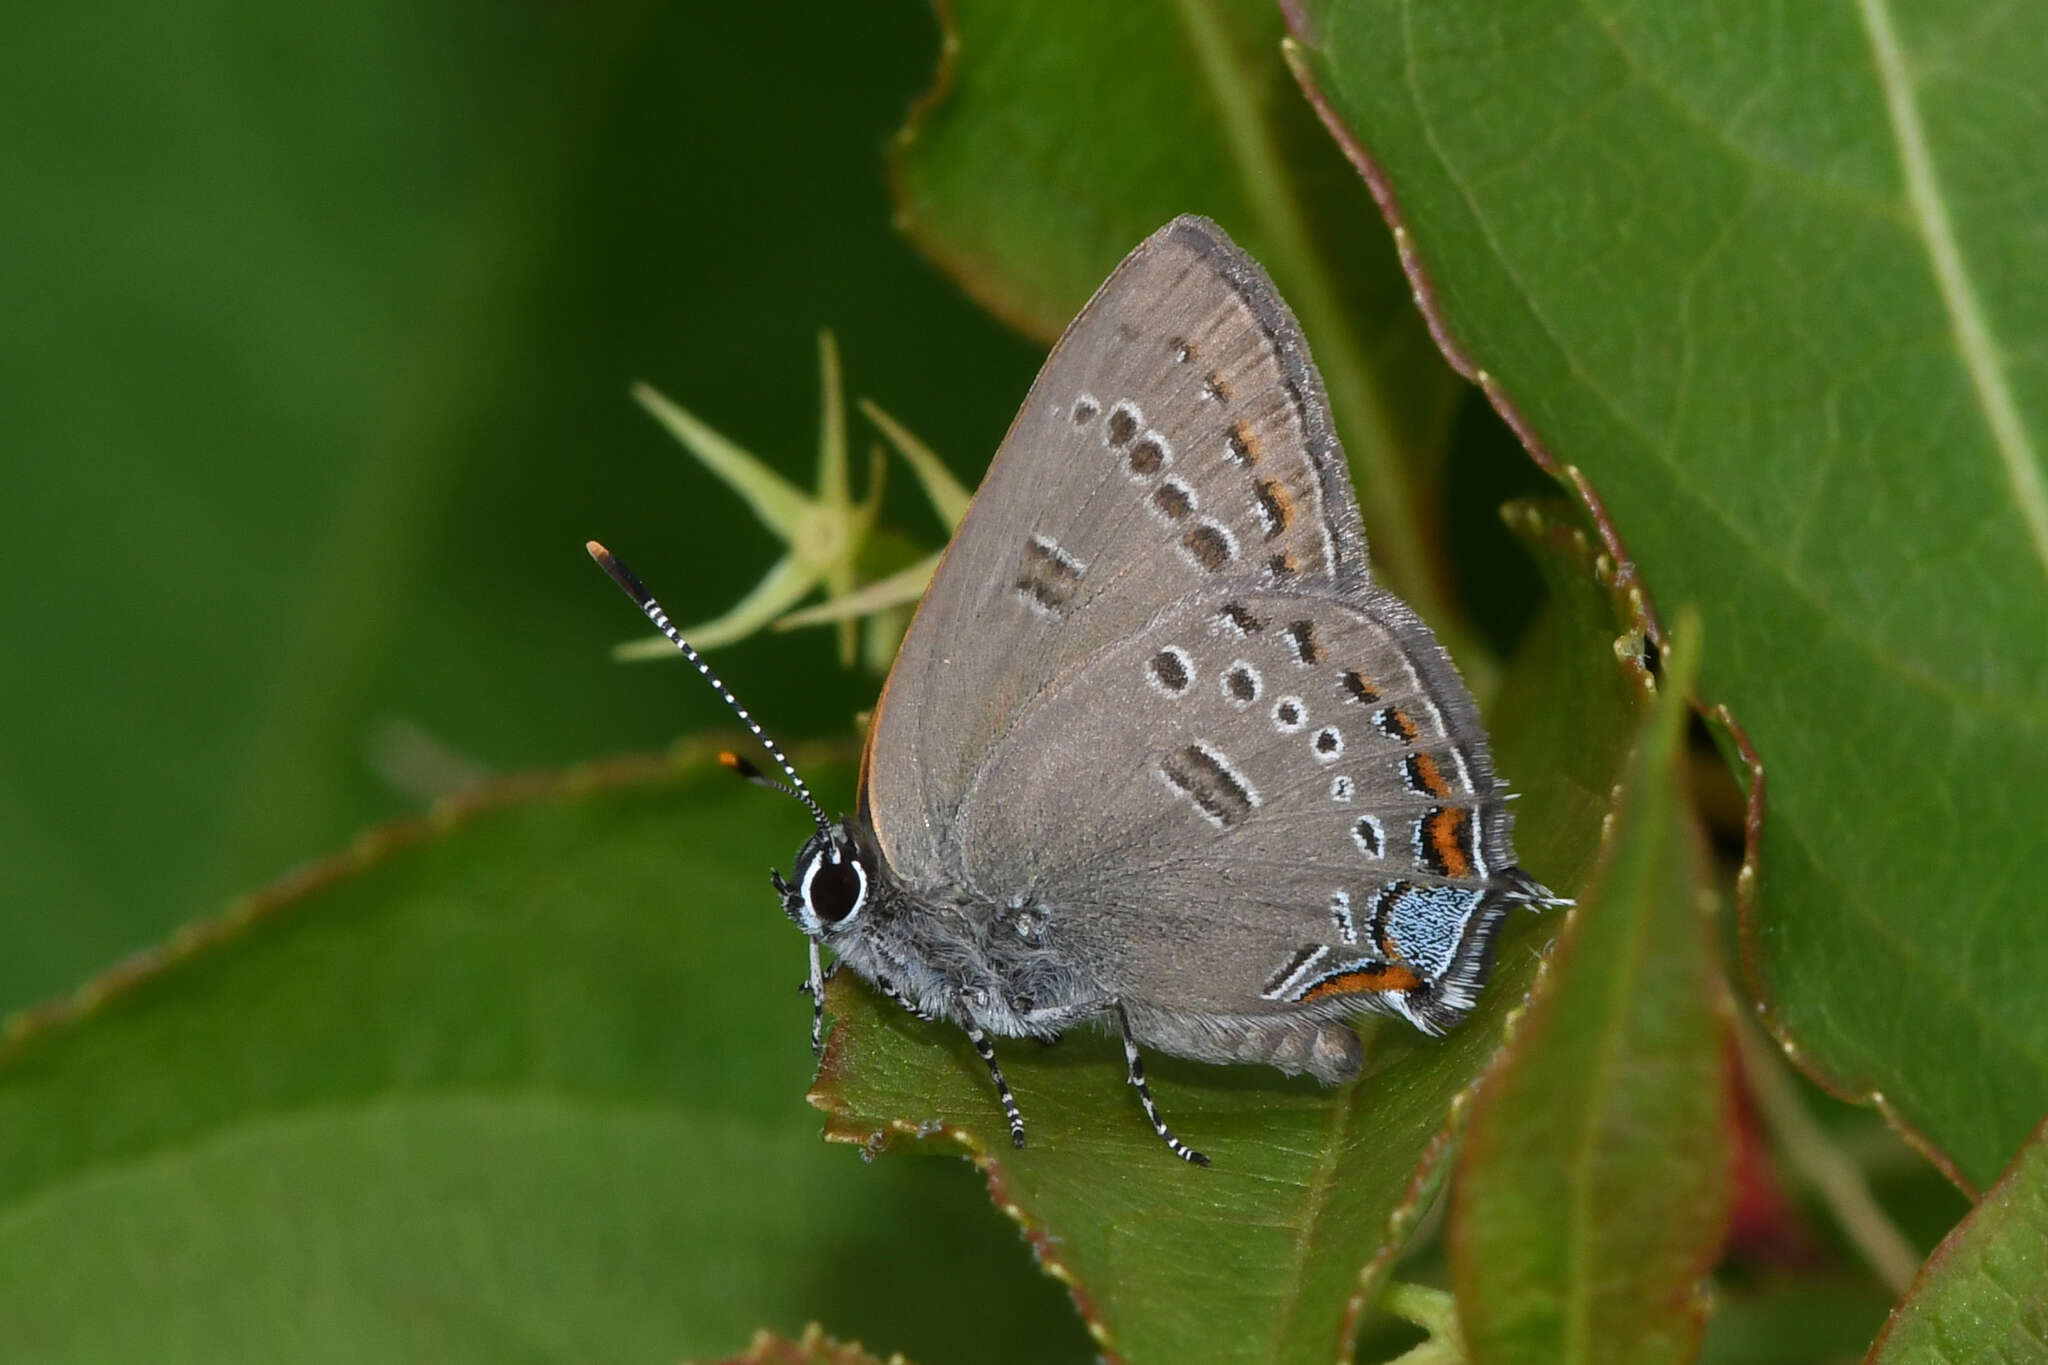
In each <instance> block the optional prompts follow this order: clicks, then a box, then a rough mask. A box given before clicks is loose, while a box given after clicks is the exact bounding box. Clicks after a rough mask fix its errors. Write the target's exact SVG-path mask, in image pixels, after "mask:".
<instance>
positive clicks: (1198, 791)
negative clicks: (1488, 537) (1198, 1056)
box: [956, 583, 1523, 1028]
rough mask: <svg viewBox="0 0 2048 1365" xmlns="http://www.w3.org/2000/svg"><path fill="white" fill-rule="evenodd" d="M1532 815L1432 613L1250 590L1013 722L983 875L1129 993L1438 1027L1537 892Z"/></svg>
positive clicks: (1094, 662) (998, 753) (971, 855)
mask: <svg viewBox="0 0 2048 1365" xmlns="http://www.w3.org/2000/svg"><path fill="white" fill-rule="evenodd" d="M1077 793H1086V794H1087V801H1086V803H1085V810H1086V812H1087V816H1086V818H1085V819H1080V818H1076V815H1075V812H1076V809H1077V803H1076V794H1077ZM1510 825H1511V818H1510V815H1509V812H1508V808H1507V805H1506V802H1505V800H1504V793H1503V792H1502V790H1501V789H1500V786H1499V784H1498V783H1497V781H1496V780H1495V778H1494V774H1493V770H1492V764H1491V761H1490V758H1489V755H1488V753H1487V747H1486V740H1485V736H1484V733H1483V731H1482V729H1481V727H1480V723H1479V717H1478V714H1477V712H1476V709H1475V708H1474V706H1473V704H1472V701H1471V698H1470V695H1469V694H1468V693H1467V691H1466V689H1465V687H1464V685H1463V683H1462V682H1461V681H1460V680H1459V679H1458V677H1457V674H1456V671H1455V670H1454V669H1453V668H1452V666H1451V664H1450V661H1449V659H1448V658H1447V656H1445V654H1444V652H1443V650H1442V649H1441V648H1440V647H1439V646H1438V645H1437V644H1436V643H1435V641H1434V640H1433V639H1431V638H1430V637H1429V634H1428V631H1427V630H1426V628H1425V627H1424V626H1423V625H1422V624H1421V623H1420V622H1419V621H1418V620H1417V619H1416V618H1415V617H1414V615H1413V613H1412V612H1410V611H1409V610H1408V609H1407V608H1406V607H1405V606H1404V605H1403V604H1401V603H1400V602H1399V601H1398V600H1397V599H1395V598H1394V597H1392V596H1391V595H1390V594H1387V593H1385V592H1383V591H1380V590H1378V589H1375V588H1364V589H1360V590H1337V589H1331V588H1328V587H1323V588H1319V589H1316V590H1310V589H1292V590H1284V589H1278V588H1272V587H1261V586H1259V585H1256V584H1250V583H1247V584H1240V585H1219V586H1218V587H1217V588H1215V589H1212V590H1210V591H1207V592H1204V593H1201V594H1198V595H1196V596H1194V597H1192V598H1190V599H1188V600H1186V601H1184V602H1183V603H1181V604H1179V605H1178V606H1177V607H1176V608H1175V609H1174V610H1172V611H1170V612H1168V613H1166V614H1165V615H1163V616H1162V617H1160V618H1159V619H1158V620H1156V621H1155V622H1153V623H1152V624H1151V625H1150V626H1149V627H1147V628H1146V629H1144V630H1141V631H1139V632H1137V633H1136V634H1134V635H1132V636H1131V637H1129V638H1127V639H1124V640H1121V641H1118V642H1116V643H1114V644H1112V645H1110V646H1108V647H1106V648H1104V649H1103V650H1101V651H1099V652H1098V653H1097V654H1096V655H1095V657H1094V658H1092V659H1091V660H1090V661H1089V662H1088V663H1087V664H1085V665H1084V666H1082V667H1081V668H1079V669H1077V670H1076V671H1074V672H1073V673H1072V674H1071V675H1069V676H1068V677H1067V678H1065V679H1064V680H1063V682H1062V684H1061V686H1060V687H1059V688H1058V689H1057V690H1055V691H1051V692H1048V693H1046V694H1044V695H1042V696H1041V697H1039V698H1038V699H1036V701H1034V702H1033V703H1032V704H1030V705H1028V706H1027V707H1025V708H1024V709H1023V710H1022V711H1021V712H1020V713H1019V714H1018V715H1017V716H1015V717H1013V718H1012V723H1011V724H1010V726H1009V727H1008V729H1007V730H1006V732H1005V734H1004V736H1003V738H1002V740H1001V742H1000V743H999V744H998V745H997V746H996V748H995V749H994V750H993V752H992V753H991V754H990V755H989V757H988V759H987V761H986V763H985V764H984V766H983V767H982V768H981V770H980V771H979V772H978V774H977V777H976V781H975V782H974V784H973V786H972V788H971V789H970V791H969V792H968V794H967V797H966V799H965V800H964V802H963V803H962V804H961V807H960V810H959V820H958V826H957V829H956V837H957V838H958V840H959V843H960V846H961V848H962V850H963V854H964V874H965V879H966V882H967V884H969V885H971V886H973V887H975V888H977V889H978V890H979V891H980V892H981V893H982V894H985V895H988V896H990V897H993V898H996V899H998V900H1002V899H1005V898H1010V899H1021V900H1024V901H1027V902H1029V903H1031V904H1033V905H1036V906H1039V907H1040V908H1041V910H1042V912H1043V915H1044V918H1045V920H1046V923H1047V924H1048V925H1049V926H1050V928H1051V930H1052V932H1054V933H1056V934H1057V935H1058V937H1057V940H1056V941H1057V942H1058V944H1059V949H1060V951H1061V952H1063V953H1068V954H1072V955H1073V956H1075V957H1076V958H1077V959H1079V960H1084V961H1088V962H1091V963H1094V964H1096V967H1097V970H1098V971H1099V973H1100V975H1101V985H1102V989H1103V990H1104V992H1105V993H1107V994H1114V995H1117V996H1119V997H1122V998H1126V999H1130V1000H1133V1001H1141V1002H1142V1001H1157V1002H1170V1003H1171V1004H1172V1005H1173V1007H1175V1008H1178V1009H1181V1010H1187V1011H1198V1012H1202V1013H1207V1014H1214V1015H1219V1016H1256V1015H1280V1014H1287V1013H1289V1012H1295V1011H1301V1010H1309V1011H1311V1012H1314V1013H1318V1014H1327V1013H1334V1012H1339V1011H1342V1010H1350V1009H1359V1008H1364V1009H1381V1010H1385V1011H1386V1012H1390V1013H1400V1014H1406V1015H1409V1016H1410V1017H1415V1018H1417V1020H1418V1022H1422V1023H1424V1024H1425V1025H1426V1026H1428V1027H1431V1028H1435V1027H1440V1026H1443V1025H1447V1024H1448V1023H1450V1022H1454V1020H1455V1017H1456V1016H1457V1015H1458V1014H1459V1013H1461V1012H1462V1010H1463V1009H1465V1008H1469V1006H1470V1003H1471V995H1472V993H1473V992H1474V991H1476V989H1477V985H1478V978H1479V977H1480V976H1482V975H1483V973H1484V970H1485V965H1486V964H1485V954H1486V949H1487V947H1488V943H1487V939H1488V938H1489V937H1490V929H1491V925H1492V924H1493V923H1494V922H1495V921H1496V920H1497V918H1498V912H1499V909H1500V907H1501V906H1502V905H1503V904H1504V903H1505V902H1506V901H1507V900H1510V899H1512V898H1514V897H1515V896H1516V895H1517V893H1518V890H1519V888H1520V887H1521V886H1522V885H1523V882H1522V878H1521V874H1520V872H1519V871H1518V870H1517V869H1516V868H1515V867H1514V865H1513V862H1514V855H1513V852H1512V849H1511V847H1510V839H1509V836H1510ZM1063 911H1066V912H1070V913H1064V914H1063Z"/></svg>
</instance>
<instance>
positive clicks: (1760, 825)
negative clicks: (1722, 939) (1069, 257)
mask: <svg viewBox="0 0 2048 1365" xmlns="http://www.w3.org/2000/svg"><path fill="white" fill-rule="evenodd" d="M1280 7H1281V10H1282V11H1283V12H1284V13H1285V14H1286V16H1287V26H1288V30H1289V32H1290V34H1292V36H1291V37H1290V38H1289V39H1288V40H1287V41H1286V43H1285V44H1284V48H1285V51H1286V53H1287V62H1288V66H1289V68H1290V69H1291V70H1292V71H1293V73H1294V77H1295V80H1296V82H1297V83H1298V84H1299V85H1300V86H1301V90H1302V94H1303V95H1304V96H1305V97H1306V98H1307V99H1308V101H1309V103H1310V105H1311V106H1312V107H1313V108H1314V109H1315V111H1316V115H1317V117H1319V118H1320V119H1322V121H1323V126H1324V128H1326V129H1327V130H1328V131H1329V133H1330V136H1331V137H1332V138H1333V139H1334V140H1335V141H1336V143H1337V145H1338V146H1339V147H1340V148H1342V149H1343V151H1344V154H1345V156H1346V157H1348V158H1349V159H1350V161H1351V164H1352V166H1353V167H1354V168H1356V170H1357V171H1358V173H1359V175H1360V176H1361V177H1362V178H1363V179H1364V180H1365V182H1366V185H1367V187H1368V188H1369V189H1370V190H1371V191H1372V197H1373V202H1374V203H1375V204H1377V205H1378V206H1379V210H1380V214H1381V216H1382V217H1383V218H1385V219H1386V221H1387V226H1388V228H1389V229H1390V230H1391V231H1392V232H1393V234H1394V245H1395V249H1396V251H1397V253H1398V254H1399V256H1400V260H1401V269H1402V270H1403V272H1404V273H1406V275H1407V276H1408V283H1409V287H1410V289H1411V290H1412V292H1413V294H1414V297H1415V304H1416V307H1418V308H1420V309H1421V310H1422V315H1423V318H1424V320H1425V321H1426V322H1427V324H1428V326H1429V334H1430V337H1431V339H1432V340H1434V341H1435V342H1436V344H1437V349H1438V350H1440V351H1442V352H1443V356H1444V359H1445V360H1446V361H1448V362H1449V363H1450V365H1451V368H1453V369H1455V370H1456V371H1458V373H1459V374H1462V375H1464V376H1465V377H1466V378H1467V379H1469V380H1471V381H1472V382H1473V383H1474V384H1476V385H1478V386H1479V389H1480V392H1482V393H1483V394H1485V395H1486V399H1487V402H1488V403H1489V404H1491V405H1492V407H1493V409H1494V411H1495V412H1496V413H1498V414H1499V415H1500V418H1501V420H1502V421H1504V422H1506V423H1507V425H1508V427H1509V429H1510V430H1512V431H1513V432H1514V433H1515V438H1516V439H1517V440H1519V441H1520V442H1521V443H1522V446H1523V448H1524V449H1525V450H1527V451H1528V452H1529V458H1531V459H1532V460H1534V461H1535V462H1536V464H1537V466H1538V467H1539V468H1541V469H1542V470H1543V471H1544V472H1545V473H1547V474H1549V475H1551V476H1552V477H1553V478H1556V479H1559V480H1560V481H1562V482H1564V483H1566V484H1568V485H1569V486H1570V487H1571V489H1572V490H1573V491H1574V492H1575V493H1576V494H1577V495H1578V497H1579V500H1580V501H1581V502H1582V503H1583V504H1584V505H1585V508H1586V511H1587V513H1588V515H1590V516H1591V517H1592V518H1593V524H1594V526H1595V527H1596V528H1597V529H1598V532H1599V535H1600V539H1601V542H1602V543H1603V545H1604V546H1605V547H1606V551H1607V554H1608V555H1609V556H1611V557H1612V561H1613V564H1614V575H1615V579H1616V581H1617V583H1619V584H1622V585H1624V586H1625V587H1626V589H1627V591H1629V592H1630V593H1631V594H1632V595H1633V596H1634V597H1635V598H1636V599H1637V600H1638V601H1639V602H1640V604H1641V605H1640V610H1641V616H1642V620H1643V622H1644V626H1645V629H1646V631H1647V632H1648V638H1650V639H1651V640H1653V641H1655V642H1656V643H1657V644H1658V646H1659V647H1660V648H1661V647H1663V646H1664V644H1665V642H1666V641H1665V635H1664V631H1663V627H1662V626H1661V624H1660V623H1659V620H1658V616H1657V612H1656V607H1655V604H1654V602H1653V600H1652V598H1651V596H1650V592H1649V587H1648V585H1647V584H1646V583H1644V582H1643V579H1642V575H1641V571H1640V569H1639V568H1638V567H1637V565H1636V562H1635V559H1634V558H1633V556H1631V555H1630V554H1629V551H1628V547H1627V544H1626V543H1625V542H1624V540H1623V539H1622V535H1621V530H1620V528H1619V527H1618V526H1616V525H1615V523H1614V520H1613V518H1612V517H1611V516H1610V515H1609V514H1608V511H1607V506H1606V503H1605V502H1604V501H1603V500H1602V499H1601V497H1600V495H1599V492H1598V491H1597V490H1596V489H1595V488H1594V486H1593V482H1592V480H1591V479H1589V478H1588V477H1587V476H1586V474H1585V472H1584V471H1583V470H1581V469H1579V468H1578V467H1577V466H1576V465H1569V464H1564V463H1562V462H1561V461H1559V460H1558V459H1557V457H1556V456H1555V455H1554V454H1552V453H1551V451H1550V450H1549V448H1548V447H1547V446H1545V445H1544V443H1543V440H1542V438H1541V437H1539V436H1538V435H1537V434H1536V431H1535V429H1534V427H1533V426H1531V425H1530V423H1529V420H1528V418H1527V417H1526V416H1525V415H1524V414H1523V413H1522V411H1521V408H1520V407H1519V406H1518V405H1517V404H1516V403H1515V401H1514V399H1513V398H1512V397H1510V396H1509V394H1508V393H1507V392H1506V390H1505V389H1503V388H1502V387H1501V385H1500V384H1499V382H1498V381H1497V380H1495V378H1494V377H1493V376H1492V375H1491V374H1489V373H1488V372H1487V371H1486V370H1485V369H1484V368H1482V367H1481V366H1480V365H1479V364H1478V363H1477V362H1476V361H1475V360H1474V359H1473V358H1472V355H1471V353H1470V352H1469V351H1467V350H1466V349H1465V347H1464V345H1463V344H1462V343H1461V342H1460V341H1459V340H1458V338H1457V334H1456V333H1455V332H1454V331H1453V330H1452V328H1451V323H1450V319H1449V317H1448V316H1447V315H1446V314H1445V312H1444V310H1443V306H1442V303H1441V300H1440V297H1439V295H1438V293H1437V290H1436V285H1435V283H1434V282H1433V281H1432V280H1431V279H1430V277H1429V273H1428V271H1427V270H1426V269H1425V268H1424V266H1423V264H1422V260H1421V257H1420V255H1419V254H1418V253H1417V252H1416V250H1415V242H1414V237H1413V236H1412V235H1411V233H1410V232H1409V229H1408V225H1407V220H1406V218H1405V217H1404V216H1403V214H1402V211H1401V206H1400V201H1399V199H1398V198H1397V197H1396V195H1395V193H1394V186H1393V182H1392V181H1391V180H1390V179H1389V178H1388V176H1387V173H1386V171H1385V169H1384V168H1383V167H1382V166H1381V165H1380V164H1379V162H1378V161H1377V160H1376V159H1374V157H1373V156H1372V154H1371V153H1370V152H1369V151H1367V150H1366V147H1365V145H1364V144H1363V143H1361V142H1360V141H1359V140H1358V139H1357V137H1356V136H1354V135H1353V134H1352V132H1351V130H1350V128H1349V127H1348V126H1346V124H1345V123H1344V121H1343V118H1342V116H1341V115H1339V114H1338V112H1337V109H1336V107H1335V106H1334V105H1333V104H1331V102H1330V100H1329V97H1328V96H1326V95H1325V94H1324V93H1323V91H1322V87H1321V86H1320V85H1319V84H1318V83H1317V81H1316V78H1315V73H1314V72H1313V71H1312V70H1311V69H1310V65H1309V62H1308V60H1307V58H1306V56H1305V55H1304V46H1305V45H1306V46H1313V45H1314V41H1315V39H1314V34H1313V32H1312V31H1311V24H1310V21H1309V18H1308V15H1307V13H1306V11H1305V10H1304V9H1303V8H1302V6H1301V4H1300V0H1281V5H1280ZM1693 709H1694V710H1695V711H1697V712H1699V713H1700V714H1701V715H1702V716H1703V717H1705V718H1706V719H1707V720H1708V721H1709V723H1711V724H1714V725H1717V726H1719V727H1720V728H1721V730H1722V732H1723V733H1724V734H1726V735H1727V736H1728V737H1729V739H1730V741H1731V742H1732V743H1733V744H1734V746H1735V748H1736V752H1737V753H1738V754H1739V755H1740V757H1741V759H1742V763H1743V766H1744V767H1745V768H1746V769H1747V770H1748V778H1749V784H1748V787H1749V789H1748V795H1747V801H1746V803H1745V818H1744V827H1743V849H1742V865H1741V869H1740V871H1739V872H1738V873H1737V876H1736V894H1735V904H1736V923H1737V926H1738V930H1739V938H1740V941H1741V945H1742V974H1743V977H1744V979H1745V982H1746V984H1747V985H1748V988H1749V994H1750V995H1751V996H1752V997H1753V999H1754V1001H1755V1006H1756V1017H1757V1020H1758V1022H1759V1023H1760V1024H1761V1025H1762V1027H1763V1029H1764V1032H1765V1033H1766V1034H1767V1035H1768V1036H1769V1037H1770V1039H1771V1041H1772V1042H1774V1043H1775V1044H1777V1046H1778V1048H1779V1049H1780V1050H1781V1051H1782V1052H1783V1053H1784V1054H1785V1057H1786V1060H1788V1061H1789V1062H1790V1063H1791V1064H1792V1065H1793V1066H1794V1067H1796V1068H1798V1070H1799V1071H1800V1073H1801V1074H1802V1075H1804V1076H1806V1077H1807V1079H1809V1080H1811V1081H1812V1082H1813V1083H1814V1084H1815V1085H1818V1086H1819V1087H1820V1088H1821V1089H1823V1090H1825V1091H1827V1092H1828V1093H1829V1094H1831V1095H1833V1096H1835V1097H1836V1098H1838V1099H1841V1100H1845V1101H1847V1102H1849V1103H1851V1104H1860V1105H1866V1106H1869V1107H1870V1108H1873V1109H1875V1110H1877V1112H1878V1113H1879V1114H1880V1115H1882V1116H1883V1118H1884V1120H1885V1122H1886V1123H1887V1124H1888V1125H1890V1126H1891V1128H1892V1129H1893V1130H1894V1131H1895V1132H1897V1133H1898V1134H1899V1136H1900V1137H1902V1138H1904V1139H1905V1140H1906V1142H1907V1143H1908V1144H1909V1145H1911V1146H1912V1147H1913V1149H1914V1150H1915V1151H1917V1152H1919V1153H1920V1154H1921V1155H1922V1156H1924V1157H1925V1158H1927V1160H1928V1161H1929V1162H1930V1163H1932V1164H1933V1165H1934V1167H1935V1168H1936V1169H1937V1170H1939V1171H1940V1172H1941V1173H1942V1174H1943V1175H1945V1176H1947V1177H1948V1179H1949V1180H1950V1181H1951V1182H1953V1183H1954V1184H1955V1185H1956V1187H1957V1188H1958V1189H1960V1190H1962V1191H1963V1193H1964V1194H1966V1195H1968V1196H1969V1197H1970V1198H1972V1199H1975V1198H1977V1197H1978V1191H1977V1190H1976V1188H1975V1187H1974V1185H1973V1184H1972V1183H1971V1182H1970V1181H1969V1180H1968V1179H1967V1178H1965V1177H1964V1175H1963V1173H1962V1171H1961V1169H1960V1168H1958V1167H1957V1165H1956V1163H1955V1160H1954V1158H1952V1157H1951V1156H1950V1155H1949V1154H1948V1153H1947V1152H1945V1151H1943V1150H1942V1149H1941V1147H1940V1146H1939V1145H1938V1144H1936V1143H1935V1141H1934V1139H1933V1138H1932V1137H1931V1136H1930V1135H1929V1134H1927V1133H1926V1132H1924V1131H1922V1130H1921V1129H1920V1128H1919V1127H1917V1126H1916V1125H1915V1124H1913V1123H1912V1122H1910V1121H1909V1120H1907V1119H1906V1118H1905V1116H1904V1115H1902V1114H1901V1113H1900V1112H1899V1111H1898V1109H1897V1108H1896V1107H1895V1106H1893V1105H1892V1103H1891V1102H1890V1101H1889V1100H1888V1099H1887V1098H1886V1097H1885V1095H1884V1093H1883V1092H1882V1091H1881V1090H1879V1089H1877V1088H1876V1087H1875V1086H1873V1085H1869V1084H1867V1083H1858V1082H1852V1081H1850V1080H1849V1079H1847V1078H1846V1077H1844V1076H1841V1075H1838V1074H1836V1073H1835V1072H1834V1071H1832V1070H1831V1069H1829V1068H1827V1067H1825V1066H1823V1065H1822V1064H1821V1063H1819V1062H1818V1061H1816V1060H1815V1059H1814V1058H1812V1057H1810V1056H1808V1055H1807V1054H1806V1052H1805V1050H1804V1049H1803V1048H1801V1047H1800V1045H1799V1043H1798V1041H1797V1040H1796V1039H1795V1038H1794V1037H1793V1036H1792V1034H1791V1032H1790V1030H1789V1028H1788V1027H1787V1026H1786V1024H1785V1022H1784V1020H1783V1018H1782V1016H1781V1014H1780V1012H1779V1011H1778V1009H1777V1007H1776V1006H1775V1005H1774V1004H1773V1002H1772V999H1771V996H1770V993H1769V991H1768V990H1767V989H1766V985H1765V981H1764V978H1763V976H1762V975H1761V973H1760V972H1759V970H1758V965H1757V961H1756V955H1755V945H1756V941H1757V937H1758V934H1759V929H1758V926H1757V915H1758V907H1759V904H1760V897H1759V883H1760V881H1761V876H1762V874H1761V872H1760V871H1759V869H1760V868H1761V866H1762V854H1763V836H1764V792H1765V785H1766V783H1765V771H1764V763H1763V759H1762V757H1761V756H1760V755H1759V754H1758V753H1757V751H1756V747H1755V745H1754V744H1752V743H1751V742H1750V739H1749V736H1748V733H1747V732H1746V731H1745V730H1744V729H1743V727H1742V725H1741V723H1740V722H1739V721H1738V720H1737V719H1736V718H1735V715H1734V712H1733V711H1732V710H1730V708H1729V707H1728V704H1727V703H1726V702H1716V703H1712V704H1708V703H1706V702H1705V701H1703V700H1702V699H1700V698H1697V697H1695V698H1694V699H1693Z"/></svg>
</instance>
